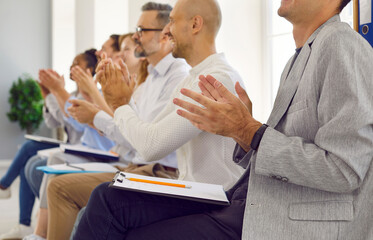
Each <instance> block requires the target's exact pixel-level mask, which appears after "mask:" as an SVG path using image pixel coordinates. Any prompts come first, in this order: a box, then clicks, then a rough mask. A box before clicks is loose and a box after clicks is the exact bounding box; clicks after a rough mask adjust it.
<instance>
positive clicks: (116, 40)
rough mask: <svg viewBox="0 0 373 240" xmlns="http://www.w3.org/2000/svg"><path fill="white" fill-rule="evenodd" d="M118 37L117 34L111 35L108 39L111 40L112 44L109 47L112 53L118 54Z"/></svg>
mask: <svg viewBox="0 0 373 240" xmlns="http://www.w3.org/2000/svg"><path fill="white" fill-rule="evenodd" d="M119 37H120V35H118V34H112V35H110V38H111V39H113V41H114V42H113V44H112V45H111V47H112V48H113V49H114V52H119V51H120V46H119Z"/></svg>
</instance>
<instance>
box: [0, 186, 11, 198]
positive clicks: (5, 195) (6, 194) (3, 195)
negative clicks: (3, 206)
mask: <svg viewBox="0 0 373 240" xmlns="http://www.w3.org/2000/svg"><path fill="white" fill-rule="evenodd" d="M5 198H10V187H8V188H7V189H5V190H2V189H0V199H5Z"/></svg>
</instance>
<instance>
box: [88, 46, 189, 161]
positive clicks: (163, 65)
mask: <svg viewBox="0 0 373 240" xmlns="http://www.w3.org/2000/svg"><path fill="white" fill-rule="evenodd" d="M189 69H190V67H189V65H188V64H187V63H186V62H185V60H182V59H176V58H174V57H173V56H172V54H171V53H170V54H168V55H167V56H166V57H164V58H163V59H162V60H161V61H160V62H159V63H158V64H157V65H156V66H155V67H153V66H152V65H149V66H148V73H149V75H148V76H147V78H146V81H145V82H144V83H143V84H141V85H140V86H139V88H138V89H136V91H135V93H134V95H133V97H132V99H131V104H129V105H126V106H128V107H130V108H131V109H132V110H133V111H134V112H135V114H136V115H137V117H138V118H139V119H141V120H142V121H143V122H151V121H153V120H154V119H155V117H156V116H157V115H158V113H159V112H161V111H162V109H163V108H164V107H165V106H166V104H167V103H168V101H169V100H170V97H171V94H172V92H173V91H174V89H175V88H176V86H177V85H178V84H179V83H180V82H181V81H182V80H183V79H184V78H185V77H186V76H187V75H188V71H189ZM93 124H94V125H95V127H96V128H98V129H99V130H100V131H102V132H103V133H104V134H105V135H106V136H107V137H108V138H110V139H112V140H113V141H115V142H116V143H117V144H118V145H117V147H116V149H115V151H117V152H118V153H119V154H120V155H121V156H122V157H123V158H124V160H125V161H126V162H132V163H135V164H148V163H149V162H147V161H144V160H143V159H142V158H141V157H140V156H139V155H138V154H137V153H136V150H135V148H133V147H132V145H131V144H130V143H129V142H128V141H127V140H126V137H125V136H123V135H122V134H121V133H120V131H119V129H118V126H116V125H115V122H114V119H113V118H112V117H111V116H110V115H108V114H107V113H105V112H104V111H100V112H99V113H97V114H96V116H95V118H94V121H93ZM153 160H154V162H158V163H161V164H162V165H165V166H169V167H174V168H177V160H176V154H175V153H174V152H173V151H171V152H169V153H168V154H165V155H163V156H162V157H160V158H154V159H153ZM156 160H157V161H156Z"/></svg>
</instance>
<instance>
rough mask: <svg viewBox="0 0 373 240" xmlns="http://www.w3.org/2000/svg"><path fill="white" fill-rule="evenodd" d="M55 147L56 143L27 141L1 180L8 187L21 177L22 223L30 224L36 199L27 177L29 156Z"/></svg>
mask: <svg viewBox="0 0 373 240" xmlns="http://www.w3.org/2000/svg"><path fill="white" fill-rule="evenodd" d="M53 147H56V145H53V144H48V143H41V142H35V141H31V140H28V141H26V142H25V143H24V144H23V145H22V147H21V149H19V151H18V152H17V154H16V156H15V158H14V159H13V162H12V164H11V165H10V167H9V169H8V171H7V172H6V174H5V175H4V176H3V177H2V178H1V180H0V184H1V185H2V186H3V187H6V188H7V187H10V185H11V184H12V183H13V181H14V180H15V179H16V178H17V177H18V176H20V178H21V183H20V186H19V207H20V215H19V223H20V224H23V225H26V226H30V223H31V213H32V208H33V206H34V201H35V195H34V193H33V192H32V191H31V189H30V186H29V185H28V183H27V180H26V178H25V171H24V168H25V165H26V163H27V161H28V160H29V158H31V157H32V156H34V155H36V154H37V151H39V150H43V149H47V148H53Z"/></svg>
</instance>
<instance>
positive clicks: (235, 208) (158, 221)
mask: <svg viewBox="0 0 373 240" xmlns="http://www.w3.org/2000/svg"><path fill="white" fill-rule="evenodd" d="M108 185H109V183H103V184H101V185H99V186H97V187H96V188H95V190H93V192H92V194H91V197H90V199H89V201H88V204H87V206H86V210H85V212H84V213H83V216H82V218H81V220H80V223H79V225H78V229H77V231H76V232H75V235H74V237H73V239H74V240H80V239H92V240H94V239H97V240H98V239H100V240H104V239H108V240H109V239H128V240H147V239H152V240H164V239H178V240H190V239H206V240H212V239H213V240H238V239H241V232H242V222H243V213H244V209H245V196H246V191H241V192H240V191H237V192H235V194H234V195H233V197H232V199H231V205H230V206H229V207H223V206H217V205H211V204H206V203H202V202H197V201H189V200H184V199H178V198H171V197H164V196H157V195H152V194H145V193H139V192H134V191H125V190H119V189H115V188H111V187H108ZM240 190H241V189H240ZM236 193H237V194H236Z"/></svg>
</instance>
